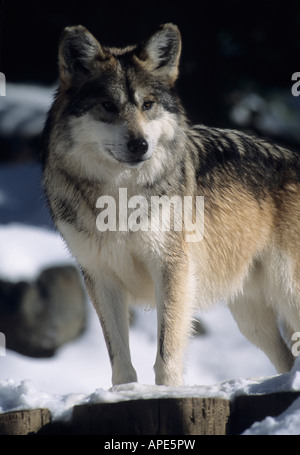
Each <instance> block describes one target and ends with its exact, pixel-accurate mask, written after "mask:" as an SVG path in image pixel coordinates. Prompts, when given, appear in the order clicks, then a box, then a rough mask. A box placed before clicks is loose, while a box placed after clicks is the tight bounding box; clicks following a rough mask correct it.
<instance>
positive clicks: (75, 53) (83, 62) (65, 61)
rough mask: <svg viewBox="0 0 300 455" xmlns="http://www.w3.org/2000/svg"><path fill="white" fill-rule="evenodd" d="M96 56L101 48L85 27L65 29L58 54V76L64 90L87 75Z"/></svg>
mask: <svg viewBox="0 0 300 455" xmlns="http://www.w3.org/2000/svg"><path fill="white" fill-rule="evenodd" d="M97 55H100V56H101V55H102V49H101V46H100V44H99V42H98V41H97V40H96V38H95V37H94V36H93V35H92V34H91V33H90V32H89V31H88V30H87V29H86V28H85V27H83V26H82V25H77V26H73V27H66V28H65V29H64V31H63V33H62V35H61V38H60V42H59V53H58V62H59V74H60V79H61V82H62V84H63V86H64V88H68V87H69V86H70V85H71V84H72V83H74V82H76V81H77V80H79V79H80V78H82V77H83V76H84V75H86V74H88V73H89V71H90V70H91V68H92V66H93V63H94V62H95V57H96V56H97Z"/></svg>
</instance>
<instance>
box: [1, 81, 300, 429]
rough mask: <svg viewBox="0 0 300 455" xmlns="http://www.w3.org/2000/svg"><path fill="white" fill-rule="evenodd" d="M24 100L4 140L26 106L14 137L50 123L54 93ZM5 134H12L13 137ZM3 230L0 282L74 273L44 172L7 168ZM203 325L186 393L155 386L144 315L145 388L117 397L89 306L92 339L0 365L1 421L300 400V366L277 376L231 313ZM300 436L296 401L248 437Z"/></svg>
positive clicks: (140, 327)
mask: <svg viewBox="0 0 300 455" xmlns="http://www.w3.org/2000/svg"><path fill="white" fill-rule="evenodd" d="M25 91H26V90H23V92H22V90H21V91H18V92H17V91H16V90H15V88H14V87H12V86H9V85H8V87H7V95H8V96H7V97H6V102H7V103H8V104H7V106H8V107H7V109H6V111H5V109H2V110H1V109H0V130H1V129H2V128H4V126H5V125H7V123H6V122H7V117H6V115H5V112H6V113H7V112H8V113H9V114H11V113H12V112H13V109H15V107H16V106H18V102H20V99H22V97H23V98H24V106H25V107H26V109H25V108H24V110H23V111H24V112H25V111H26V112H27V113H28V110H29V109H32V115H29V117H28V119H29V120H28V122H23V121H22V118H21V117H20V115H21V111H18V116H15V117H14V116H13V115H12V114H11V118H14V119H15V120H14V121H15V128H17V129H18V131H20V129H21V126H22V125H23V126H24V125H28V126H29V127H30V128H29V129H28V130H29V132H30V131H31V132H32V131H33V130H34V131H35V132H36V131H38V130H39V129H40V128H41V122H39V121H37V122H35V120H36V119H37V117H38V113H43V115H45V111H46V109H47V107H48V105H49V102H50V98H51V93H52V92H53V89H51V90H50V89H46V90H45V91H43V90H42V89H41V91H40V92H39V93H37V92H35V93H36V96H32V93H33V92H32V93H31V94H29V95H28V96H27V95H26V96H23V95H24V92H25ZM3 99H4V97H2V99H1V101H2V100H3ZM2 106H3V104H2ZM15 110H17V108H16V109H15ZM19 114H20V115H19ZM31 120H32V122H31ZM30 125H31V126H30ZM33 125H34V127H33ZM23 126H22V128H23ZM6 131H7V134H11V131H12V130H6ZM0 132H1V131H0ZM22 132H23V130H22ZM23 133H24V134H25V132H23ZM0 223H1V224H0V278H2V279H9V280H12V281H17V280H24V279H25V280H33V279H34V278H35V277H36V276H37V275H38V274H39V273H40V272H41V270H42V269H44V268H45V267H48V266H52V265H54V264H56V265H57V264H66V263H67V264H70V263H73V264H74V261H73V259H72V257H71V256H70V254H69V253H68V251H67V249H66V247H65V245H64V243H63V241H62V240H61V238H60V237H59V235H58V234H57V233H56V232H55V231H54V230H53V228H52V225H51V222H50V221H49V216H48V213H47V210H46V208H45V202H44V200H43V198H42V193H41V189H40V170H39V168H38V167H37V166H36V165H34V164H32V163H27V164H21V165H14V166H8V165H5V166H4V165H2V166H1V167H0ZM199 316H200V318H201V321H202V322H203V324H204V326H205V328H206V334H204V335H202V336H199V337H193V338H191V340H190V342H189V345H188V349H187V354H186V359H185V366H186V373H185V377H184V379H185V386H183V387H179V388H175V387H164V386H156V385H154V373H153V368H152V365H153V364H154V361H155V354H156V313H155V311H154V310H136V313H135V322H134V324H133V326H132V327H131V330H130V345H131V352H132V359H133V363H134V365H135V367H136V369H137V373H138V378H139V383H134V384H126V385H121V386H115V387H111V369H110V364H109V360H108V355H107V350H106V347H105V343H104V338H103V335H102V332H101V329H100V325H99V322H98V320H97V317H96V313H95V311H94V309H93V308H92V305H91V304H89V306H88V327H87V329H86V331H85V332H84V333H83V334H82V335H81V336H80V337H78V338H77V339H76V340H75V341H73V342H70V343H68V344H66V345H65V346H63V347H62V348H60V349H59V350H58V351H57V353H56V354H55V356H53V357H51V358H45V359H44V358H42V359H36V358H30V357H25V356H23V355H21V354H18V353H16V352H13V351H10V350H8V349H6V352H5V354H6V355H0V412H7V411H9V410H18V409H34V408H40V407H46V408H49V409H50V411H51V413H52V417H53V418H54V419H56V420H57V419H68V418H69V417H70V414H71V410H72V407H73V406H74V405H75V404H82V403H96V402H116V401H120V400H131V399H133V400H134V399H139V398H144V399H146V398H157V397H159V398H162V397H172V396H177V397H186V396H214V397H221V398H228V399H233V398H234V397H235V396H237V395H241V394H261V393H271V392H279V391H296V390H300V358H297V360H296V363H295V366H294V368H293V370H292V371H291V372H290V373H289V374H284V375H277V374H276V372H275V370H274V368H273V366H272V365H271V364H270V362H269V360H268V359H267V358H266V357H265V355H264V354H263V353H262V352H261V351H259V350H258V349H256V348H255V347H254V346H253V345H252V344H250V343H249V342H248V341H247V340H246V339H245V338H244V337H243V336H242V335H241V334H240V332H239V330H238V328H237V326H236V324H235V322H234V320H233V318H232V316H231V314H230V312H229V311H228V309H227V308H226V306H225V305H222V304H220V305H218V306H217V307H215V308H213V309H212V310H211V311H209V312H207V313H205V314H201V315H199ZM1 352H2V351H1ZM299 428H300V399H297V400H296V401H295V402H294V403H293V404H292V405H291V406H290V407H289V408H288V409H287V410H286V411H285V412H284V413H282V414H281V415H280V416H278V417H276V418H273V417H267V418H266V419H264V420H263V421H262V422H256V423H255V424H253V425H252V427H251V428H249V429H247V431H246V432H245V433H244V434H257V435H258V434H299Z"/></svg>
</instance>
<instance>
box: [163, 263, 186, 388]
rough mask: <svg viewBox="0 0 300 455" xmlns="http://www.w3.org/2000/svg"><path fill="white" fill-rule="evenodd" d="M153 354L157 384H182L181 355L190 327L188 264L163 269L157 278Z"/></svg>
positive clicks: (182, 355) (182, 354)
mask: <svg viewBox="0 0 300 455" xmlns="http://www.w3.org/2000/svg"><path fill="white" fill-rule="evenodd" d="M157 283H158V284H157V286H156V303H157V318H158V324H157V328H158V333H157V337H158V338H157V356H156V361H155V365H154V370H155V382H156V384H158V385H169V386H177V385H181V384H182V383H183V357H184V351H185V347H186V344H187V339H188V335H189V333H190V330H191V320H192V302H193V290H192V280H191V277H190V275H189V273H188V267H185V268H184V267H180V269H178V270H175V271H174V270H165V271H164V272H163V273H162V274H161V277H160V279H158V280H157Z"/></svg>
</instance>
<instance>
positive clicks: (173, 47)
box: [138, 24, 181, 85]
mask: <svg viewBox="0 0 300 455" xmlns="http://www.w3.org/2000/svg"><path fill="white" fill-rule="evenodd" d="M180 53H181V36H180V32H179V30H178V27H177V26H176V25H174V24H163V25H162V26H161V27H160V29H159V30H158V31H157V32H156V33H154V35H152V36H151V37H150V38H149V39H148V40H147V41H146V42H145V43H144V44H143V45H142V47H141V48H140V49H139V55H138V57H139V59H140V60H141V61H142V62H143V66H144V67H145V69H147V70H149V71H151V72H153V71H154V72H156V73H157V74H159V75H160V76H163V77H164V78H165V79H166V80H167V81H168V82H169V83H170V84H171V85H172V84H174V82H175V80H176V79H177V76H178V65H179V58H180Z"/></svg>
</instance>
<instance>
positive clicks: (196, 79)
mask: <svg viewBox="0 0 300 455" xmlns="http://www.w3.org/2000/svg"><path fill="white" fill-rule="evenodd" d="M1 5H2V15H1V16H2V17H1V68H0V69H1V71H2V72H4V73H5V75H6V78H7V81H8V82H14V83H24V82H26V83H28V82H29V83H34V84H48V85H49V84H54V83H55V81H56V78H57V45H58V40H59V36H60V33H61V32H62V30H63V28H64V27H65V26H67V25H74V24H79V23H80V24H83V25H85V26H86V27H87V28H88V29H89V30H90V31H91V32H92V33H93V34H94V35H95V36H96V37H97V38H98V39H99V41H100V42H102V43H104V44H107V45H114V46H122V45H126V44H130V43H136V42H139V41H141V40H143V39H145V38H146V37H148V36H149V35H150V34H151V33H152V32H153V31H155V29H156V28H157V27H158V26H159V25H160V24H161V23H164V22H173V23H176V24H177V25H178V26H179V28H180V30H181V33H182V39H183V52H182V59H181V72H180V79H179V81H178V91H179V94H180V96H181V98H182V100H183V104H184V106H185V108H186V110H187V113H188V116H189V118H190V119H191V120H192V121H195V122H203V123H205V124H208V125H212V126H219V127H236V126H238V127H239V126H240V125H236V124H235V123H234V121H233V120H232V118H231V116H230V110H231V109H232V106H233V105H234V104H235V103H236V102H239V100H240V98H241V97H243V96H244V95H245V94H247V93H255V94H258V95H259V96H261V97H263V98H264V99H267V98H268V96H270V94H271V96H273V97H274V94H275V95H276V93H278V94H279V95H280V96H282V93H286V94H289V96H290V98H292V95H290V89H291V86H292V82H291V75H292V74H293V73H294V72H296V71H300V1H299V0H285V1H283V0H251V1H250V0H223V1H216V0H198V1H193V2H189V1H185V0H182V1H180V2H178V1H159V2H157V1H142V0H140V1H122V2H120V1H113V0H112V1H101V0H97V1H93V0H84V1H81V2H73V1H72V2H71V1H46V2H44V1H40V2H34V1H31V2H30V1H22V2H21V1H14V0H7V1H6V0H4V1H2V2H1ZM289 101H290V102H293V103H294V106H293V109H295V101H298V100H291V99H290V100H289ZM0 103H1V99H0ZM298 105H299V102H298ZM255 110H256V108H254V111H255ZM256 115H257V112H253V119H252V117H251V120H248V123H247V124H246V125H244V126H245V127H247V129H252V130H254V132H256V133H259V134H265V135H266V134H267V135H269V136H274V138H275V139H278V140H279V141H284V142H285V143H287V145H290V146H292V147H294V146H298V145H299V144H298V142H299V141H298V138H296V139H295V138H294V137H288V134H285V137H283V136H282V134H280V133H278V134H276V131H272V132H271V133H270V131H268V130H265V131H264V130H263V128H261V127H258V126H257V125H256V124H255V116H256ZM0 120H1V119H0ZM299 129H300V128H299ZM299 140H300V139H299ZM0 145H1V144H0ZM7 147H8V149H7ZM33 147H35V145H34V143H33ZM5 149H6V153H4V152H3V153H2V156H3V157H4V155H5V158H6V159H7V157H9V156H10V150H9V145H8V144H7V142H6V143H5V144H3V150H5ZM14 153H16V152H15V151H14ZM0 155H1V151H0Z"/></svg>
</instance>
